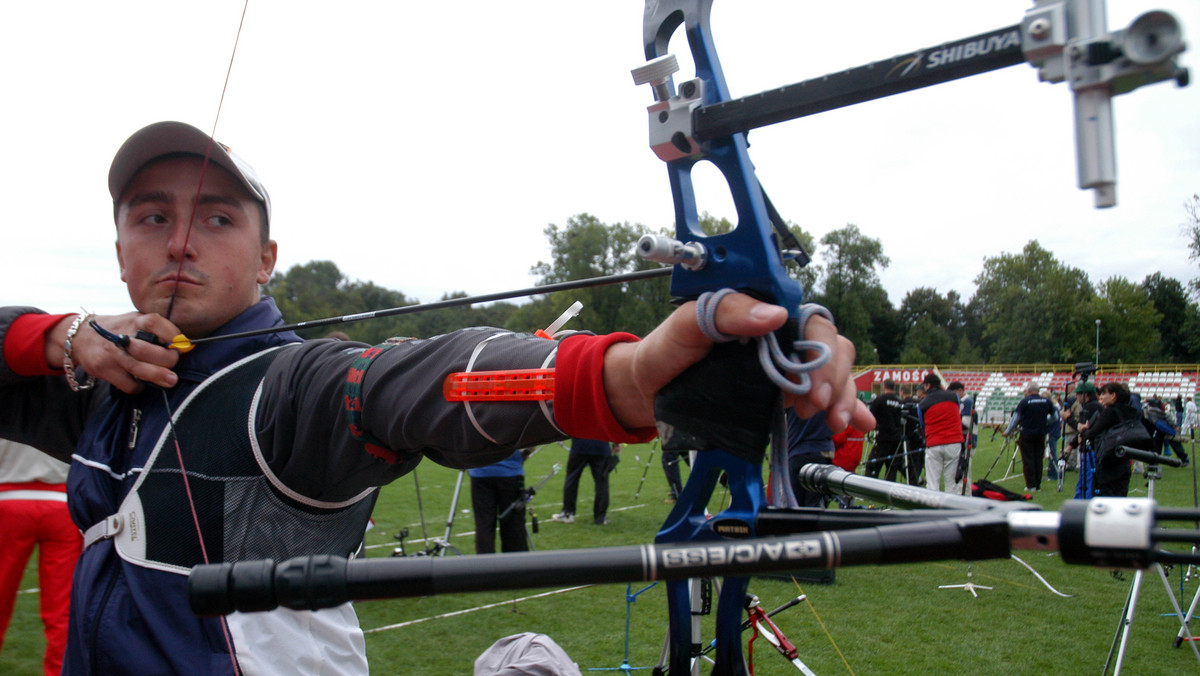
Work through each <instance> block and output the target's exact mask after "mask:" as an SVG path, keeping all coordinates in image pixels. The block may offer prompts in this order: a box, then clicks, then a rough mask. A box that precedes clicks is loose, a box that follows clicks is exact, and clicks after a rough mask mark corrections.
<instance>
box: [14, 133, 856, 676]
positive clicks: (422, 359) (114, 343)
mask: <svg viewBox="0 0 1200 676" xmlns="http://www.w3.org/2000/svg"><path fill="white" fill-rule="evenodd" d="M108 187H109V192H110V193H111V195H112V198H113V208H114V214H115V220H116V232H117V241H116V252H117V262H118V264H119V267H120V272H121V279H122V280H123V281H124V282H125V284H126V286H127V287H128V290H129V297H130V299H131V300H132V301H133V306H134V307H135V308H137V310H136V311H135V312H130V313H127V314H123V315H117V316H104V317H93V316H90V315H88V316H80V315H72V314H67V315H61V314H60V315H54V314H46V313H44V312H42V311H41V310H38V309H35V308H31V307H8V308H2V309H0V344H2V347H3V352H4V359H3V363H2V364H0V437H7V438H11V439H14V440H16V441H20V442H24V443H27V444H30V445H32V446H35V447H37V448H39V449H42V450H43V451H45V452H46V453H48V454H50V455H52V456H54V457H56V458H59V459H60V460H64V461H67V462H71V463H72V464H71V470H70V476H69V479H68V504H69V506H70V511H71V516H72V518H73V519H74V521H75V524H76V525H77V526H78V527H79V528H80V529H81V530H82V531H84V533H85V538H84V540H85V549H84V551H83V554H82V555H81V556H80V558H79V563H78V566H77V567H76V569H75V579H74V588H73V591H72V597H71V619H70V632H69V640H68V647H67V652H66V658H65V664H64V673H67V674H119V673H138V674H146V673H189V674H195V673H215V674H224V673H246V674H262V673H272V674H305V673H318V672H319V673H321V674H335V673H336V674H343V673H344V674H365V673H366V672H367V664H366V657H365V647H364V640H363V635H362V632H361V631H360V630H359V628H358V621H357V618H356V617H355V615H354V611H353V609H352V608H351V606H350V604H346V605H344V606H342V607H340V608H335V609H330V610H322V611H320V612H302V611H292V610H287V609H280V610H276V611H274V612H271V613H255V614H247V615H240V614H235V615H233V616H230V617H228V618H225V619H214V618H199V617H196V616H194V615H193V614H192V613H191V612H190V611H189V609H188V605H187V602H186V584H187V573H188V571H189V570H190V568H191V567H192V566H193V565H196V564H199V563H203V562H217V561H237V560H244V559H258V558H267V557H270V558H274V559H276V560H283V559H287V558H289V557H293V556H299V555H308V554H319V553H327V554H338V555H346V554H348V553H349V552H351V551H353V550H354V549H355V548H356V547H357V546H358V544H359V543H360V542H361V541H362V537H363V532H364V528H365V525H366V523H367V518H368V517H369V515H370V513H371V508H372V506H373V504H374V496H375V489H376V488H377V487H378V486H381V485H383V484H385V483H387V482H389V481H392V480H394V479H395V478H397V477H399V476H401V475H403V474H405V473H406V472H409V471H410V470H412V469H413V468H414V467H416V465H417V463H419V462H420V461H421V460H422V459H423V458H429V459H431V460H433V461H434V462H437V463H439V464H442V465H446V466H448V467H452V468H466V467H479V466H484V465H489V464H492V463H494V462H497V461H499V460H502V459H504V458H505V457H508V456H509V455H510V454H511V453H512V451H513V450H514V449H517V448H524V447H528V446H536V445H540V444H545V443H548V442H551V441H554V440H558V439H565V438H567V437H584V438H589V439H606V440H610V441H616V442H638V441H645V440H647V439H649V438H650V437H652V436H653V435H654V433H655V432H654V430H655V428H654V416H653V406H652V403H653V400H654V396H655V394H656V393H657V392H658V390H659V389H660V388H661V387H662V386H664V385H665V384H666V383H668V382H669V381H670V380H672V379H673V378H674V377H675V376H676V375H678V374H679V373H681V372H682V371H683V370H684V369H685V368H686V367H687V366H689V365H690V364H692V363H694V362H696V361H698V360H699V359H701V358H702V357H703V356H704V355H705V354H706V353H707V352H708V351H709V348H710V347H711V345H712V341H711V340H710V339H709V338H707V337H706V334H705V332H704V331H703V330H702V329H701V327H700V324H699V322H698V320H697V317H696V310H695V308H694V303H688V304H686V305H684V306H682V307H681V308H680V309H679V310H677V311H676V312H674V313H673V314H672V315H671V316H670V317H668V318H667V319H666V321H664V322H663V324H662V325H661V326H659V327H658V328H657V329H656V330H654V331H653V332H652V333H651V334H650V335H648V336H647V337H646V338H645V339H644V340H641V341H639V340H638V339H637V338H636V337H634V336H632V335H629V334H624V333H617V334H612V335H606V336H595V335H576V336H572V337H569V338H566V339H564V340H562V341H553V340H545V339H542V338H538V337H534V336H529V335H519V334H513V333H509V332H506V331H501V330H498V329H486V328H471V329H464V330H461V331H458V332H455V333H451V334H448V335H445V336H440V337H437V338H434V339H430V340H410V341H392V342H389V343H385V344H383V345H378V346H374V347H370V346H366V345H362V344H355V343H347V342H340V341H333V340H313V341H302V340H301V339H300V338H299V337H298V336H296V335H295V334H293V333H290V332H281V333H266V334H262V335H256V336H249V337H239V338H235V339H230V340H222V341H214V342H208V343H204V344H202V345H198V346H195V349H193V350H192V351H190V352H187V353H185V354H181V351H180V350H176V349H170V348H169V347H162V346H161V345H167V344H169V343H171V341H172V339H173V338H175V337H176V336H178V335H180V334H183V335H184V336H187V337H188V338H201V337H212V336H221V335H229V334H234V333H239V332H244V331H248V330H253V329H263V328H268V327H273V326H280V325H282V324H283V318H282V317H281V316H280V314H279V311H278V310H277V309H276V306H275V303H274V302H273V301H272V300H271V299H270V298H267V297H260V295H259V285H261V284H264V283H266V282H267V281H268V279H270V277H271V273H272V270H273V269H274V267H275V261H276V250H277V249H276V243H275V242H274V241H273V240H271V239H270V233H269V227H270V225H271V200H270V198H269V197H268V195H267V191H266V189H264V188H263V184H262V182H260V181H259V179H258V177H257V176H256V175H255V173H254V171H253V169H252V168H251V167H250V166H249V165H248V164H246V163H245V162H244V161H242V160H241V159H240V158H239V157H237V156H236V155H235V154H233V153H232V152H229V151H228V150H227V149H225V148H224V147H222V146H221V145H220V144H216V143H213V142H212V141H211V139H210V138H209V137H208V136H207V135H206V134H204V133H203V132H201V131H200V130H198V129H195V128H194V127H191V126H188V125H185V124H182V123H178V122H161V123H157V124H153V125H150V126H148V127H146V128H144V129H142V130H140V131H138V132H137V133H135V134H134V135H133V136H131V137H130V138H129V139H128V140H127V141H126V142H125V144H124V145H122V146H121V148H120V149H119V150H118V151H117V154H116V157H115V158H114V159H113V162H112V167H111V169H110V171H109V176H108ZM786 314H787V313H786V311H785V310H784V309H783V308H780V307H775V306H770V305H766V304H763V303H759V302H756V301H754V300H752V299H751V298H749V297H748V296H744V295H740V294H737V295H733V296H730V297H728V298H727V299H726V300H725V301H724V302H723V303H721V304H720V306H719V308H718V311H717V314H716V325H717V330H718V331H720V332H723V333H726V334H732V335H737V336H756V335H763V334H766V333H769V332H771V331H773V330H775V329H777V328H779V327H780V326H781V325H782V324H783V323H784V322H785V320H786ZM806 336H807V338H809V339H812V340H818V341H821V342H823V343H825V344H827V345H828V346H829V347H830V349H831V350H832V353H833V359H831V360H830V362H829V363H828V364H826V365H825V366H824V367H822V368H821V369H820V370H818V371H816V372H815V373H814V374H813V389H812V392H811V394H810V395H808V396H807V397H804V398H801V399H796V400H794V401H793V402H789V403H791V404H793V405H794V407H795V408H796V410H797V411H798V412H799V413H800V414H801V415H804V416H808V415H812V414H813V413H815V412H816V411H818V410H826V411H828V419H829V421H830V425H831V426H833V427H834V429H835V430H840V429H842V428H844V427H845V426H846V425H847V424H852V425H854V426H855V427H858V428H859V429H869V428H870V427H871V425H872V419H871V417H870V414H869V413H868V412H867V411H866V409H865V408H864V406H863V405H862V404H861V403H858V401H857V400H856V399H855V396H854V387H853V383H852V382H851V380H850V378H849V367H850V365H851V364H852V363H853V361H854V348H853V346H852V345H851V344H850V342H849V341H848V340H846V339H845V338H844V337H841V336H839V335H838V334H837V330H836V329H835V328H834V326H833V325H832V324H831V323H829V322H828V321H826V320H824V319H814V320H813V321H812V322H810V323H809V324H808V327H807V329H806ZM517 368H553V369H554V370H555V379H556V394H555V397H554V400H553V403H552V405H547V406H542V405H540V404H539V402H518V403H504V404H494V405H488V404H483V405H480V404H476V405H474V406H473V408H472V409H471V410H470V411H468V410H467V409H466V407H465V406H464V405H463V404H459V403H450V402H447V401H446V400H445V399H444V396H443V393H442V381H443V379H444V378H445V377H446V376H447V374H449V373H453V372H460V371H472V370H475V371H478V370H502V369H517Z"/></svg>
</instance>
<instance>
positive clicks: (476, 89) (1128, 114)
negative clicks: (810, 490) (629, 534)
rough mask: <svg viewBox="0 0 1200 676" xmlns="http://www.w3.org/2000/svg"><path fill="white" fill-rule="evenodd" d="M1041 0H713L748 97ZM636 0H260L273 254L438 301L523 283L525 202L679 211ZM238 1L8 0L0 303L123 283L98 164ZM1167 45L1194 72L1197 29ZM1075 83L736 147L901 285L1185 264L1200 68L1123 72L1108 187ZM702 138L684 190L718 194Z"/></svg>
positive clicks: (253, 111)
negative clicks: (1083, 177) (854, 234)
mask: <svg viewBox="0 0 1200 676" xmlns="http://www.w3.org/2000/svg"><path fill="white" fill-rule="evenodd" d="M1029 4H1030V3H1028V2H1026V0H989V1H987V2H971V3H963V2H961V1H954V2H950V1H936V0H935V1H929V2H911V3H899V2H882V1H872V2H849V1H847V2H839V3H814V2H765V1H763V2H758V1H753V0H743V1H737V2H734V1H732V0H718V2H717V3H716V4H715V8H714V10H713V21H712V31H713V34H714V36H715V40H716V43H717V49H718V54H719V55H720V58H721V59H722V63H723V66H724V70H725V75H726V79H727V80H728V82H729V85H730V88H731V89H732V90H733V93H734V95H735V96H740V95H745V94H750V93H754V92H757V91H762V90H765V89H771V88H774V87H778V86H781V85H784V84H789V83H792V82H798V81H801V80H806V79H809V78H812V77H816V76H819V75H823V74H826V73H829V72H833V71H837V70H841V69H844V68H848V67H852V66H857V65H862V64H865V63H867V62H870V61H875V60H880V59H886V58H890V57H891V56H894V55H896V54H901V53H906V52H909V51H913V50H916V49H919V48H924V47H930V46H933V45H936V44H938V43H941V42H943V41H949V40H955V39H958V38H963V37H968V36H971V35H974V34H978V33H982V32H985V31H989V30H992V29H996V28H1001V27H1005V26H1009V25H1013V24H1017V23H1019V22H1020V21H1021V18H1022V15H1023V13H1024V11H1025V9H1026V8H1027V7H1028V6H1029ZM642 5H643V3H641V2H638V1H635V0H623V1H617V0H604V1H592V2H574V1H568V0H557V1H544V2H533V1H523V2H457V3H445V2H423V3H411V2H398V1H397V2H353V1H347V2H328V1H324V2H302V1H296V0H254V1H253V2H251V4H250V8H249V11H248V13H247V16H246V22H245V28H244V29H243V33H242V38H241V44H240V47H239V50H238V53H237V56H236V59H235V60H234V62H233V71H232V78H231V81H230V85H229V90H228V92H227V93H226V96H225V104H224V108H223V109H222V113H221V118H220V121H219V123H218V125H217V134H216V136H217V138H218V139H219V140H221V141H223V142H224V143H226V144H228V145H230V146H232V147H233V148H234V150H235V151H237V152H238V153H239V154H240V155H242V156H243V157H244V158H246V159H248V160H249V161H250V162H251V163H252V164H253V165H254V166H255V168H256V169H257V171H258V174H259V175H260V176H261V177H262V178H263V180H264V182H265V183H266V186H267V188H268V190H269V191H270V193H271V195H272V201H273V206H274V224H273V236H274V237H275V238H276V239H277V240H278V241H279V243H280V246H279V252H280V260H279V269H283V270H286V269H287V268H288V267H290V266H292V265H295V264H300V263H305V262H308V261H310V260H314V259H320V260H332V261H334V262H335V263H336V264H337V265H338V267H339V268H340V269H341V270H342V271H343V272H344V273H345V274H346V275H348V276H349V277H350V278H352V279H360V280H369V281H373V282H375V283H377V284H380V285H383V286H386V287H389V288H392V289H398V290H401V291H403V292H405V293H406V294H409V295H410V296H415V297H417V298H419V299H420V300H422V301H429V300H436V299H437V298H438V297H440V296H441V294H442V293H443V292H446V291H453V290H462V291H466V292H467V293H471V294H478V293H487V292H494V291H499V290H505V289H510V288H519V287H524V286H529V285H531V284H532V283H533V282H534V278H533V277H531V276H530V275H529V268H530V266H532V265H533V264H534V263H536V262H537V261H538V260H539V259H546V258H547V254H548V249H547V244H546V240H545V237H544V236H543V234H542V229H543V228H544V227H545V225H546V224H547V223H558V224H560V225H561V224H564V223H565V222H566V220H567V219H568V218H569V217H570V216H572V215H574V214H577V213H580V212H589V213H592V214H594V215H596V216H597V217H598V218H600V219H601V220H603V221H605V222H610V223H611V222H619V221H630V222H638V223H643V224H646V225H648V226H652V227H655V228H658V227H663V226H668V225H670V224H671V223H672V221H673V216H672V212H671V196H670V191H669V187H668V185H667V180H666V172H665V170H664V168H663V165H662V164H661V162H659V161H658V160H657V159H656V158H655V157H654V156H653V154H652V153H651V151H650V150H649V148H648V145H647V133H646V124H647V123H646V113H645V106H646V105H647V104H648V103H649V102H650V98H651V96H650V91H649V88H648V87H635V86H634V84H633V81H632V78H631V77H630V74H629V70H630V68H632V67H635V66H637V65H639V64H640V63H641V62H642V61H643V56H642V54H643V52H642V45H641V21H642ZM1157 8H1161V9H1168V10H1171V11H1172V12H1174V13H1175V14H1176V16H1177V17H1178V18H1179V19H1180V20H1181V22H1182V23H1183V25H1184V32H1185V36H1186V37H1188V38H1191V42H1192V43H1193V44H1200V43H1197V35H1200V2H1197V1H1196V0H1161V1H1153V0H1150V1H1146V2H1131V1H1126V0H1112V1H1111V2H1110V3H1109V25H1110V26H1111V27H1113V28H1118V27H1124V26H1125V25H1128V24H1129V22H1130V21H1132V19H1133V18H1134V17H1135V16H1137V15H1138V14H1141V13H1142V12H1144V11H1146V10H1149V9H1157ZM240 14H241V1H240V0H211V1H209V2H204V3H198V2H162V1H155V2H103V3H98V2H82V1H79V2H69V1H68V2H62V3H37V2H28V3H15V2H10V3H3V4H0V59H3V63H4V64H5V66H4V69H3V71H2V73H0V78H2V79H0V86H2V87H3V93H4V105H3V108H2V109H0V116H2V119H3V122H4V130H5V149H4V158H5V161H4V162H3V164H2V165H0V172H2V173H0V179H2V180H0V196H2V198H3V203H4V205H5V220H6V223H5V227H4V231H3V232H4V234H3V236H2V237H3V239H2V241H3V245H2V246H0V305H10V304H32V305H37V306H40V307H43V308H45V309H47V310H51V311H71V310H77V309H78V308H79V307H81V306H83V307H86V308H87V309H89V310H92V311H101V312H115V311H124V310H127V309H130V306H129V302H128V299H127V296H126V294H125V290H124V287H123V285H122V284H121V283H120V281H119V279H118V275H117V266H116V260H115V255H114V250H113V240H114V231H113V224H112V218H111V215H112V207H111V200H110V198H109V196H108V193H107V189H106V176H107V171H108V166H109V163H110V162H111V159H112V155H113V153H114V152H115V151H116V149H117V147H118V146H119V145H120V144H121V142H122V141H124V139H125V138H126V137H127V136H128V135H129V134H131V133H132V132H133V131H135V130H136V129H138V128H140V127H141V126H143V125H145V124H148V123H151V122H154V121H158V120H164V119H177V120H182V121H185V122H189V123H191V124H194V125H196V126H198V127H200V128H202V129H205V130H208V129H211V128H212V126H213V118H214V115H215V113H216V110H217V102H218V98H219V96H220V93H221V84H222V80H223V79H224V77H225V71H226V67H227V66H228V62H229V55H230V50H231V48H232V46H233V40H234V35H235V33H236V30H237V24H238V20H239V16H240ZM680 42H681V41H680ZM674 51H676V52H679V50H678V49H677V48H676V49H675V50H674ZM1183 61H1184V63H1185V65H1188V66H1190V67H1191V68H1192V70H1193V72H1195V73H1197V74H1200V69H1197V68H1196V66H1197V64H1198V63H1200V61H1198V60H1197V56H1196V53H1195V50H1193V51H1192V52H1189V53H1186V54H1185V55H1184V57H1183ZM689 75H690V73H689ZM1071 111H1072V109H1071V94H1070V91H1069V89H1068V88H1067V87H1066V86H1065V85H1063V84H1058V85H1049V84H1045V83H1040V82H1038V80H1037V75H1036V72H1035V71H1034V70H1033V69H1032V68H1031V67H1029V66H1024V65H1022V66H1015V67H1011V68H1008V69H1005V70H1002V71H998V72H994V73H989V74H985V75H980V76H976V77H973V78H970V79H967V80H962V81H958V82H955V83H952V84H947V85H941V86H938V87H935V88H931V89H927V90H924V91H921V92H917V93H909V94H905V95H901V96H896V97H892V98H890V99H887V100H883V101H877V102H872V103H868V104H863V105H859V106H855V107H852V108H848V109H843V110H839V111H833V112H830V113H824V114H821V115H817V116H814V117H810V118H806V119H802V120H795V121H791V122H787V123H783V124H779V125H775V126H773V127H770V128H766V129H761V130H757V131H754V132H752V133H751V137H750V138H751V142H752V148H751V151H750V152H751V157H752V159H753V160H754V162H755V164H756V166H757V169H758V175H759V178H760V179H761V180H762V182H763V184H764V185H765V186H766V187H767V190H768V191H769V192H770V194H771V196H772V199H773V200H774V202H775V204H776V205H777V207H778V208H779V210H780V212H781V213H782V214H783V215H784V217H785V218H787V219H788V220H790V221H793V222H795V223H798V224H799V225H801V226H802V227H803V228H805V229H806V230H808V231H809V232H811V233H813V234H814V235H816V237H817V238H818V239H819V238H820V236H821V235H823V234H825V233H826V232H829V231H830V230H834V229H837V228H840V227H842V226H844V225H845V224H847V223H854V224H857V225H858V226H859V227H860V228H861V229H862V231H863V232H864V233H865V234H867V235H869V236H871V237H875V238H878V239H880V240H881V241H882V242H883V247H884V252H885V253H886V254H887V255H888V256H889V257H890V258H891V266H890V267H889V268H888V269H887V270H886V271H885V272H884V274H883V281H884V285H885V287H886V288H887V289H888V291H889V293H890V295H891V298H892V301H893V302H894V303H895V304H897V305H899V303H900V301H901V300H902V298H903V296H904V294H905V292H907V291H908V290H910V289H913V288H915V287H918V286H927V287H934V288H936V289H938V291H940V292H942V293H945V292H947V291H949V290H951V289H954V290H957V291H958V292H959V293H960V294H962V295H963V296H964V297H969V296H970V295H971V294H972V292H973V290H974V282H973V280H974V278H975V276H976V275H978V273H979V271H980V269H981V264H982V261H983V259H984V258H985V257H987V256H994V255H998V254H1000V253H1002V252H1018V251H1020V250H1021V248H1022V247H1023V246H1024V245H1025V244H1026V242H1028V241H1029V240H1031V239H1037V240H1038V241H1039V242H1041V244H1042V245H1043V246H1044V247H1046V248H1047V249H1049V250H1050V251H1051V252H1053V254H1054V255H1055V256H1056V257H1057V258H1058V259H1059V260H1060V261H1063V262H1065V263H1066V264H1068V265H1071V266H1075V267H1079V268H1082V269H1084V270H1086V271H1087V272H1088V274H1089V275H1090V276H1091V278H1092V280H1093V282H1098V281H1100V280H1102V279H1105V278H1107V277H1110V276H1113V275H1123V276H1125V277H1127V278H1129V279H1131V280H1134V281H1140V280H1141V279H1143V278H1144V277H1145V276H1146V275H1148V274H1151V273H1153V272H1156V271H1161V272H1163V273H1164V274H1167V275H1169V276H1172V277H1176V278H1178V279H1180V280H1183V281H1186V280H1189V279H1191V278H1192V277H1194V276H1197V274H1198V273H1197V272H1196V270H1197V268H1196V266H1195V265H1194V264H1191V263H1189V262H1188V259H1187V255H1188V251H1187V247H1186V239H1185V238H1184V237H1183V235H1182V234H1181V224H1182V223H1183V222H1184V221H1185V212H1184V210H1183V206H1182V205H1183V202H1184V201H1185V200H1186V199H1187V198H1188V197H1189V196H1190V195H1192V194H1193V193H1196V192H1200V112H1198V111H1200V84H1193V85H1192V86H1191V87H1188V88H1185V89H1179V88H1177V87H1175V86H1174V85H1173V84H1171V83H1160V84H1156V85H1153V86H1150V87H1145V88H1143V89H1141V90H1138V91H1135V92H1133V93H1131V94H1128V95H1126V96H1122V97H1120V98H1118V99H1117V100H1116V102H1115V117H1116V121H1117V162H1118V173H1119V185H1118V199H1119V205H1118V206H1117V207H1116V208H1114V209H1108V210H1096V209H1093V208H1092V195H1091V194H1090V193H1085V192H1081V191H1079V190H1077V189H1076V188H1075V167H1074V162H1075V159H1074V158H1075V153H1074V148H1073V144H1074V140H1073V138H1074V133H1073V122H1072V112H1071ZM702 166H704V168H705V170H704V171H700V172H698V175H697V180H698V181H699V184H700V185H699V188H698V192H699V195H700V207H701V209H707V210H708V211H710V212H712V213H714V214H715V215H717V216H726V217H732V207H731V205H730V202H729V199H728V193H727V191H725V190H724V188H723V187H721V186H718V185H717V183H716V182H715V181H713V180H712V178H713V175H714V174H715V173H716V172H715V170H713V169H711V168H709V167H707V166H706V165H702Z"/></svg>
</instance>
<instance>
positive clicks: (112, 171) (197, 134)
mask: <svg viewBox="0 0 1200 676" xmlns="http://www.w3.org/2000/svg"><path fill="white" fill-rule="evenodd" d="M176 153H188V154H191V155H199V156H200V157H205V156H207V157H208V158H209V161H210V162H212V163H214V164H216V165H217V166H219V167H221V168H222V169H224V170H225V171H228V172H229V173H230V174H232V175H234V176H235V177H237V179H238V181H239V182H240V183H241V184H242V185H243V186H245V188H246V190H248V191H249V192H250V195H251V196H253V197H254V198H255V199H256V200H258V201H259V202H261V203H262V204H263V206H265V207H266V210H267V214H268V220H269V218H270V211H271V198H270V197H269V196H268V195H267V191H266V189H265V188H264V187H263V185H262V182H261V181H259V180H258V176H257V175H256V174H255V173H254V169H253V168H252V167H251V166H250V165H249V164H247V163H246V162H245V160H242V159H241V158H239V157H237V155H235V154H233V153H231V152H229V151H228V150H227V149H226V148H225V146H223V145H221V144H220V143H218V142H215V141H213V140H212V138H211V137H209V135H208V134H206V133H204V132H202V131H200V130H199V129H197V128H195V127H193V126H192V125H190V124H185V123H183V122H156V123H154V124H152V125H149V126H147V127H143V128H142V129H139V130H138V131H136V132H134V134H133V135H132V136H130V137H129V138H128V139H127V140H126V141H125V143H123V144H122V145H121V148H120V149H119V150H118V151H117V154H116V156H114V157H113V161H112V166H110V167H109V170H108V192H109V194H110V195H112V198H113V204H114V205H115V204H116V203H117V201H118V200H120V199H121V192H122V191H123V190H124V189H125V186H127V185H129V182H130V181H132V180H133V177H134V176H136V175H137V173H138V172H139V171H141V170H142V167H145V166H146V165H147V164H149V163H150V162H151V161H153V160H154V159H156V158H159V157H162V156H164V155H172V154H176Z"/></svg>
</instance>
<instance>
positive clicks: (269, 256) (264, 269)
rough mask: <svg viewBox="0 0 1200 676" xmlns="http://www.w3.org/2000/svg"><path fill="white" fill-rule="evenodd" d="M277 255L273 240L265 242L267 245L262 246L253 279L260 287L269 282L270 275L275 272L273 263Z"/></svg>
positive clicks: (276, 245)
mask: <svg viewBox="0 0 1200 676" xmlns="http://www.w3.org/2000/svg"><path fill="white" fill-rule="evenodd" d="M278 255H279V245H278V244H276V242H275V240H273V239H269V240H267V243H266V244H264V245H263V248H262V253H261V254H260V255H259V259H258V275H257V276H256V277H255V281H257V282H258V283H259V285H260V286H261V285H263V284H266V283H267V282H269V281H271V273H273V272H275V261H276V260H277V257H278Z"/></svg>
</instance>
